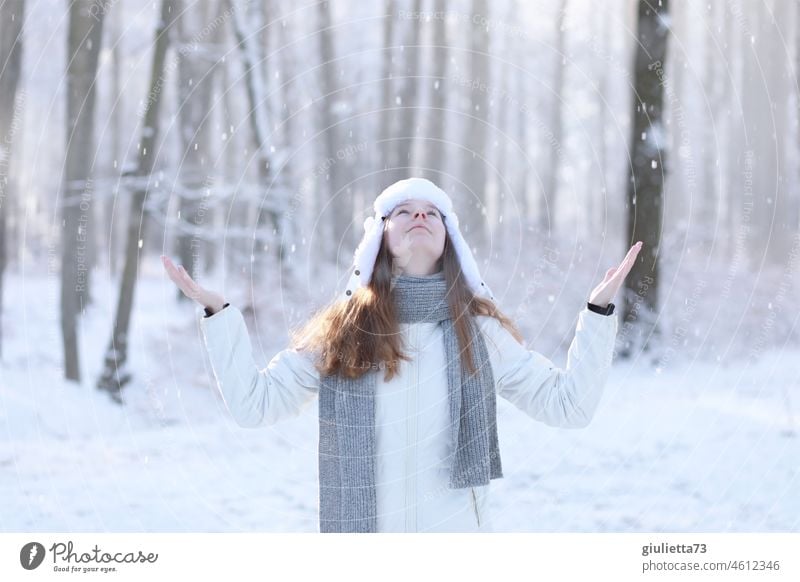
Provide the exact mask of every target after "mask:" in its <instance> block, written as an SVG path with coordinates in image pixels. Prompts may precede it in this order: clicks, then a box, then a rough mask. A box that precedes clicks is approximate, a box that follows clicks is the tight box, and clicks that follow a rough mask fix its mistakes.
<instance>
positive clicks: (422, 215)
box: [414, 210, 427, 218]
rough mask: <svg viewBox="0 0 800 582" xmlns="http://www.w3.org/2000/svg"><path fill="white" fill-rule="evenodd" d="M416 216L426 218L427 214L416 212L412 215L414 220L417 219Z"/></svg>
mask: <svg viewBox="0 0 800 582" xmlns="http://www.w3.org/2000/svg"><path fill="white" fill-rule="evenodd" d="M418 216H421V217H422V218H427V214H426V213H425V211H424V210H417V211H416V212H415V213H414V218H417V217H418Z"/></svg>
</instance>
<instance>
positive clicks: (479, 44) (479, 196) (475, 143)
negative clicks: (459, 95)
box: [460, 0, 491, 249]
mask: <svg viewBox="0 0 800 582" xmlns="http://www.w3.org/2000/svg"><path fill="white" fill-rule="evenodd" d="M471 14H472V18H470V22H471V23H473V24H472V25H471V29H472V30H471V32H470V37H469V38H470V45H469V60H470V72H469V79H470V81H471V86H472V87H477V88H476V89H473V90H471V91H470V94H469V97H470V98H469V104H470V106H469V110H468V111H467V112H466V123H465V124H464V134H463V138H462V140H463V142H462V143H463V144H464V151H463V154H462V167H461V173H460V177H461V179H462V180H463V181H464V186H463V187H464V189H465V190H466V192H465V194H466V196H467V197H468V199H467V205H466V208H468V209H469V210H468V211H467V212H466V213H465V215H464V231H465V232H467V233H469V237H470V240H471V241H472V244H474V246H475V247H477V248H479V249H483V248H486V246H487V242H488V238H489V237H488V236H487V234H488V233H487V229H486V217H485V213H486V174H487V171H486V166H487V164H488V160H487V143H488V134H489V130H488V126H489V94H488V91H487V90H486V88H487V87H490V86H491V85H490V84H491V79H490V70H489V26H488V25H487V24H484V23H482V21H484V20H485V19H488V18H489V3H488V1H487V0H472V9H471Z"/></svg>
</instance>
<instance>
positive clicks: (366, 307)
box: [291, 223, 522, 382]
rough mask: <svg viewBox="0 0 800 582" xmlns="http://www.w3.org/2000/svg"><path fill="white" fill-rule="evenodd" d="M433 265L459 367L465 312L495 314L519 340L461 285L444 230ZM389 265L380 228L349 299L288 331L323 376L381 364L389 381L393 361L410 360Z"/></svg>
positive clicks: (466, 338) (468, 355) (468, 359)
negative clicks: (364, 279)
mask: <svg viewBox="0 0 800 582" xmlns="http://www.w3.org/2000/svg"><path fill="white" fill-rule="evenodd" d="M384 224H385V223H384ZM437 266H439V267H442V268H443V269H444V277H445V280H446V281H447V289H448V292H447V302H448V305H449V308H450V313H451V314H453V320H454V325H455V329H456V336H457V338H458V344H459V351H460V353H461V354H463V355H462V356H461V365H462V369H464V365H465V363H466V369H467V370H468V371H469V373H470V374H474V373H475V364H474V362H473V358H472V346H471V345H470V338H471V334H470V330H469V327H468V325H469V323H468V318H467V317H465V316H464V315H465V314H469V315H489V316H491V317H494V318H496V319H497V320H498V321H500V323H501V324H502V325H503V327H505V328H506V329H507V330H508V331H509V332H511V334H512V335H513V336H514V338H515V339H516V340H517V341H518V342H520V343H522V335H521V334H520V332H519V330H518V329H517V328H516V326H515V325H514V323H513V322H512V321H511V320H510V319H509V318H508V317H506V316H505V315H503V314H502V313H501V312H500V310H499V309H498V308H497V306H496V305H495V304H494V303H493V302H492V301H491V300H489V299H485V298H483V297H478V296H476V295H475V294H473V293H472V291H471V290H470V288H469V287H468V286H467V284H466V281H465V280H464V274H463V272H462V271H461V265H460V263H459V262H458V257H457V255H456V252H455V249H454V248H453V244H452V242H451V240H450V236H449V235H448V233H447V230H446V229H445V240H444V251H443V252H442V256H441V258H440V259H439V264H438V265H437ZM392 268H393V258H392V255H391V253H390V252H389V245H388V243H387V242H386V230H385V227H384V233H383V238H382V239H381V245H380V249H379V250H378V256H377V258H376V259H375V268H374V269H373V271H372V278H371V280H370V282H369V285H368V286H366V287H360V288H358V289H356V290H355V291H354V292H353V295H352V296H351V297H350V299H349V300H338V299H337V300H334V301H333V302H332V303H331V304H329V305H327V306H325V307H323V308H322V309H320V310H318V311H317V312H316V313H315V314H314V315H312V317H311V319H310V320H309V321H308V322H307V323H306V324H305V325H304V326H302V327H301V328H300V329H299V330H296V331H293V332H292V333H291V338H292V339H291V347H294V348H296V349H298V350H310V351H311V352H314V353H315V354H316V355H317V362H316V366H317V369H318V370H319V372H320V374H322V375H325V376H327V375H330V374H335V373H340V374H341V375H342V376H344V377H346V378H359V377H360V376H362V375H364V374H365V373H367V372H369V371H370V370H376V369H384V368H385V370H386V372H385V376H384V378H385V380H386V381H387V382H388V381H389V380H391V379H392V378H393V377H394V376H395V375H396V374H397V370H398V363H399V361H400V360H401V359H403V360H406V361H408V360H410V359H411V358H409V357H408V356H406V355H405V354H404V353H403V351H402V346H401V345H400V344H401V334H400V333H399V331H400V329H399V326H398V321H397V314H396V310H395V306H394V303H393V302H392V300H391V284H392Z"/></svg>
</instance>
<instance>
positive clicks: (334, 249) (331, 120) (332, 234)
mask: <svg viewBox="0 0 800 582" xmlns="http://www.w3.org/2000/svg"><path fill="white" fill-rule="evenodd" d="M317 8H318V15H319V40H320V47H319V48H320V52H321V55H320V58H321V61H320V62H321V63H322V65H321V75H322V78H321V80H320V86H321V87H320V89H321V93H322V95H321V99H322V100H323V104H322V106H321V107H320V111H321V119H320V121H321V123H322V128H323V139H324V144H325V152H324V155H325V157H326V158H331V159H332V160H333V163H331V164H330V168H329V170H328V197H329V207H330V210H329V213H330V215H331V216H332V220H329V221H323V223H322V224H324V225H326V226H327V228H328V230H327V232H326V233H324V234H323V236H324V237H325V239H324V240H325V241H327V242H328V243H330V244H327V245H326V246H327V247H328V249H327V250H328V255H329V257H330V259H331V260H333V261H336V262H339V259H340V258H341V259H342V261H341V262H342V263H343V264H347V263H348V262H349V261H350V259H351V257H348V256H347V253H349V252H350V247H351V246H352V245H350V244H340V242H341V241H342V238H343V237H345V236H346V235H345V233H346V232H348V226H349V225H350V222H351V220H352V216H353V202H352V199H351V198H350V197H348V196H346V195H345V194H344V192H342V189H343V186H344V176H345V173H344V170H345V168H344V167H343V165H342V163H341V160H340V159H339V156H338V155H337V154H338V150H339V149H340V148H341V145H340V144H341V143H342V140H341V138H340V131H339V126H338V122H339V115H338V113H337V111H335V106H336V102H337V95H338V93H339V91H338V83H337V82H336V76H335V73H336V71H338V70H339V66H340V65H339V64H338V62H336V54H335V51H334V47H333V33H332V31H331V26H332V23H331V7H330V2H328V0H322V1H321V2H319V3H318V4H317ZM356 230H357V229H356ZM349 232H350V235H351V240H350V241H348V242H351V243H354V242H355V241H354V238H353V236H352V235H354V234H355V233H354V231H352V230H351V231H349ZM334 241H336V244H333V243H334ZM339 252H342V253H345V254H344V255H343V256H342V257H339V256H338V253H339Z"/></svg>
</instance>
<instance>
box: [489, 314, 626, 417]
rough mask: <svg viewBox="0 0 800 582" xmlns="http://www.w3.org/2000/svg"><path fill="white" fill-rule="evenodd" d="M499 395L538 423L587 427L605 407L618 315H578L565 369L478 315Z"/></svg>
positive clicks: (499, 325) (493, 320) (502, 328)
mask: <svg viewBox="0 0 800 582" xmlns="http://www.w3.org/2000/svg"><path fill="white" fill-rule="evenodd" d="M477 319H478V323H479V326H480V327H481V329H482V330H483V333H484V337H485V338H486V348H487V350H488V351H489V359H490V362H491V364H492V372H493V374H494V380H495V387H496V389H497V392H498V394H500V396H502V397H503V398H505V399H506V400H508V401H509V402H511V403H512V404H514V406H516V407H517V408H519V409H520V410H522V411H523V412H525V413H526V414H527V415H528V416H530V417H531V418H533V419H535V420H539V421H541V422H544V423H545V424H547V425H549V426H554V427H560V428H582V427H585V426H588V425H589V423H590V422H591V420H592V417H593V416H594V413H595V410H596V409H597V406H598V404H599V402H600V397H601V396H602V393H603V388H604V386H605V382H606V379H607V378H608V372H609V370H610V368H611V361H612V359H613V355H614V341H615V338H616V335H617V316H616V315H614V314H612V315H601V314H599V313H594V312H592V311H589V310H588V309H587V308H584V309H583V310H581V311H580V313H579V314H578V325H577V330H576V332H575V337H574V338H573V340H572V343H571V344H570V347H569V351H568V354H567V367H566V369H561V368H557V367H556V366H555V365H554V364H553V363H552V362H551V361H550V360H548V359H547V358H546V357H544V356H543V355H541V354H540V353H538V352H535V351H533V350H527V349H526V348H525V347H524V346H523V345H521V344H520V343H519V342H517V340H516V339H514V336H512V335H511V333H510V332H509V331H508V330H507V329H505V328H504V327H503V326H502V324H501V323H500V322H499V321H498V320H497V319H495V318H493V317H488V316H479V317H478V318H477Z"/></svg>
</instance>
